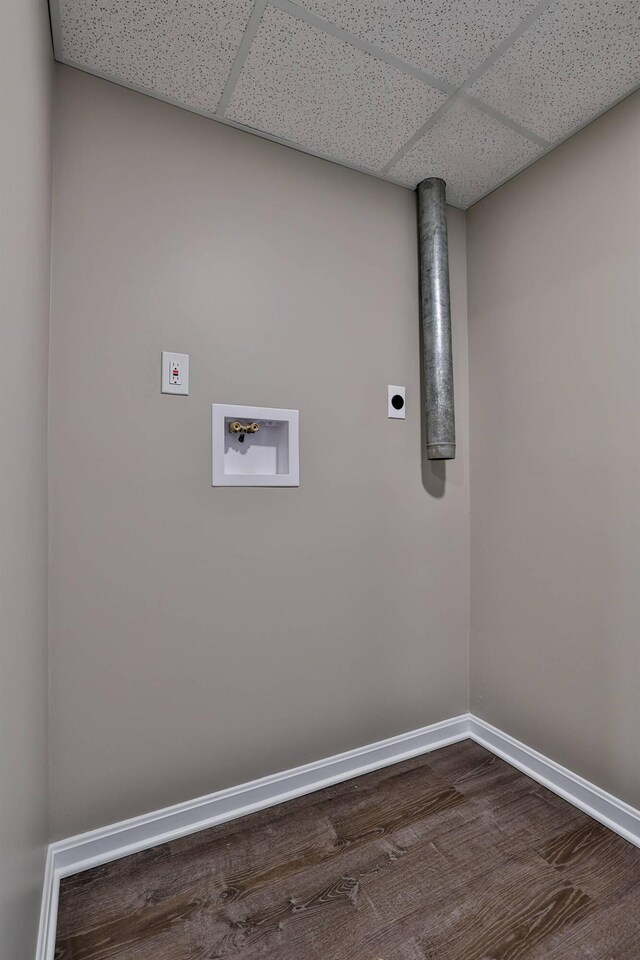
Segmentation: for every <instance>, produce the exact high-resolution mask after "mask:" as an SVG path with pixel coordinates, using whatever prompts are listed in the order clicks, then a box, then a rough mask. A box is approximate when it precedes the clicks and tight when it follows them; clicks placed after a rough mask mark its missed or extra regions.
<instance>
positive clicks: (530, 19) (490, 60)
mask: <svg viewBox="0 0 640 960" xmlns="http://www.w3.org/2000/svg"><path fill="white" fill-rule="evenodd" d="M554 2H555V0H541V2H540V3H539V4H538V5H537V6H536V7H534V8H533V10H532V11H531V12H530V13H528V14H527V16H526V17H525V18H524V20H521V21H520V23H519V24H518V26H517V27H516V28H515V30H512V31H511V33H510V34H509V36H508V37H505V39H504V40H503V41H502V43H500V44H498V46H497V47H496V49H495V50H494V51H493V53H491V54H490V55H489V56H488V57H487V58H486V60H483V61H482V63H481V64H480V65H479V66H478V67H476V69H475V70H474V71H473V73H471V74H470V75H469V76H468V77H467V79H466V80H465V82H464V83H463V84H462V86H461V87H460V89H466V88H467V87H470V86H471V85H472V84H474V83H475V82H476V80H479V79H480V77H481V76H482V75H483V74H484V73H486V72H487V70H488V69H489V68H490V67H492V66H493V65H494V63H497V61H498V60H500V59H501V58H502V57H503V56H504V55H505V53H506V52H507V50H508V49H509V47H510V46H512V44H514V43H515V42H516V40H518V39H519V38H520V37H521V36H522V34H523V33H526V31H527V30H528V29H529V27H530V26H532V24H534V23H535V21H536V20H537V19H538V17H540V16H541V15H542V14H543V13H544V12H545V10H546V9H547V7H550V6H551V4H552V3H554Z"/></svg>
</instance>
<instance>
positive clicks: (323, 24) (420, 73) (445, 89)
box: [268, 0, 456, 95]
mask: <svg viewBox="0 0 640 960" xmlns="http://www.w3.org/2000/svg"><path fill="white" fill-rule="evenodd" d="M268 2H269V3H271V5H272V6H274V7H277V8H278V9H279V10H282V11H283V12H284V13H288V14H289V15H290V16H292V17H295V18H296V19H297V20H302V21H303V22H304V23H307V24H308V25H309V26H310V27H315V28H316V29H317V30H322V31H323V33H328V34H330V35H331V36H332V37H335V38H336V39H337V40H342V42H343V43H348V44H349V45H350V46H352V47H355V48H356V49H357V50H362V51H363V52H364V53H368V54H370V55H371V56H372V57H375V58H376V60H382V61H383V62H384V63H387V64H388V65H389V66H390V67H394V68H395V69H396V70H398V71H400V73H406V74H409V76H412V77H415V78H416V79H417V80H420V81H421V82H422V83H424V84H426V85H427V86H429V87H433V88H434V89H435V90H439V91H440V92H441V93H446V94H448V95H451V94H453V93H455V92H456V88H455V87H454V86H453V84H451V83H447V81H446V80H442V79H441V78H440V77H436V76H435V74H432V73H429V72H428V71H427V70H421V69H420V67H415V66H414V65H413V64H412V63H408V62H407V61H406V60H402V59H401V57H396V56H395V54H393V53H387V51H386V50H381V49H380V47H376V45H375V44H373V43H370V42H369V41H368V40H364V39H363V38H362V37H357V36H356V35H355V34H352V33H349V32H348V30H343V29H342V27H338V26H337V25H336V24H335V23H331V21H330V20H325V19H324V18H323V17H319V16H317V14H315V13H311V11H310V10H307V9H306V8H305V7H300V6H298V4H297V3H294V2H293V0H268Z"/></svg>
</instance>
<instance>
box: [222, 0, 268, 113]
mask: <svg viewBox="0 0 640 960" xmlns="http://www.w3.org/2000/svg"><path fill="white" fill-rule="evenodd" d="M267 2H268V0H255V4H254V6H253V10H252V11H251V16H250V17H249V19H248V21H247V26H246V27H245V31H244V33H243V34H242V39H241V41H240V45H239V47H238V49H237V51H236V55H235V59H234V61H233V63H232V64H231V70H230V71H229V76H228V77H227V82H226V83H225V85H224V90H223V91H222V95H221V97H220V99H219V100H218V105H217V106H216V110H215V112H216V114H218V115H219V116H224V114H225V111H226V109H227V107H228V106H229V103H230V102H231V98H232V96H233V92H234V90H235V88H236V83H237V82H238V79H239V78H240V74H241V73H242V68H243V67H244V63H245V60H246V59H247V57H248V56H249V51H250V50H251V44H252V43H253V41H254V38H255V35H256V33H257V32H258V27H259V26H260V21H261V20H262V14H263V13H264V11H265V9H266V6H267Z"/></svg>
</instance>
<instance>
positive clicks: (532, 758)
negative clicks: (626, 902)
mask: <svg viewBox="0 0 640 960" xmlns="http://www.w3.org/2000/svg"><path fill="white" fill-rule="evenodd" d="M469 736H470V737H471V739H472V740H475V742H476V743H479V744H480V745H481V746H483V747H486V749H487V750H490V751H491V752H492V753H495V754H496V755H497V756H498V757H502V759H503V760H506V761H507V763H510V764H511V765H512V766H513V767H517V768H518V770H521V771H522V772H523V773H526V775H527V776H528V777H531V778H532V779H533V780H537V781H538V783H541V784H542V785H543V786H545V787H548V788H549V790H552V791H553V792H554V793H557V794H558V796H559V797H562V798H563V799H564V800H568V801H569V803H572V804H573V806H574V807H578V808H579V809H580V810H582V811H584V813H586V814H588V815H589V816H590V817H593V819H594V820H598V821H599V822H600V823H602V824H604V826H605V827H608V828H609V829H610V830H613V831H614V833H617V834H619V835H620V836H621V837H624V839H625V840H628V841H629V843H633V844H635V846H636V847H640V810H636V809H635V807H631V806H629V804H628V803H623V801H622V800H618V798H617V797H614V796H613V795H612V794H610V793H607V792H606V791H605V790H601V789H600V787H597V786H596V785H595V784H594V783H589V781H588V780H584V779H583V778H582V777H579V776H578V775H577V774H576V773H573V772H572V771H571V770H568V769H567V768H566V767H562V766H561V765H560V764H559V763H556V762H555V761H554V760H549V758H548V757H545V756H543V754H541V753H538V752H537V750H532V749H531V747H527V746H526V745H525V744H524V743H520V741H519V740H516V739H514V737H510V736H509V735H508V734H507V733H503V732H502V731H501V730H498V728H497V727H493V726H491V724H490V723H487V722H486V721H485V720H480V719H479V718H478V717H474V716H473V715H472V714H470V715H469Z"/></svg>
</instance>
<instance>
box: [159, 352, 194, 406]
mask: <svg viewBox="0 0 640 960" xmlns="http://www.w3.org/2000/svg"><path fill="white" fill-rule="evenodd" d="M162 392H163V393H178V394H180V395H182V396H185V397H186V396H187V395H188V393H189V354H188V353H166V352H163V354H162Z"/></svg>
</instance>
